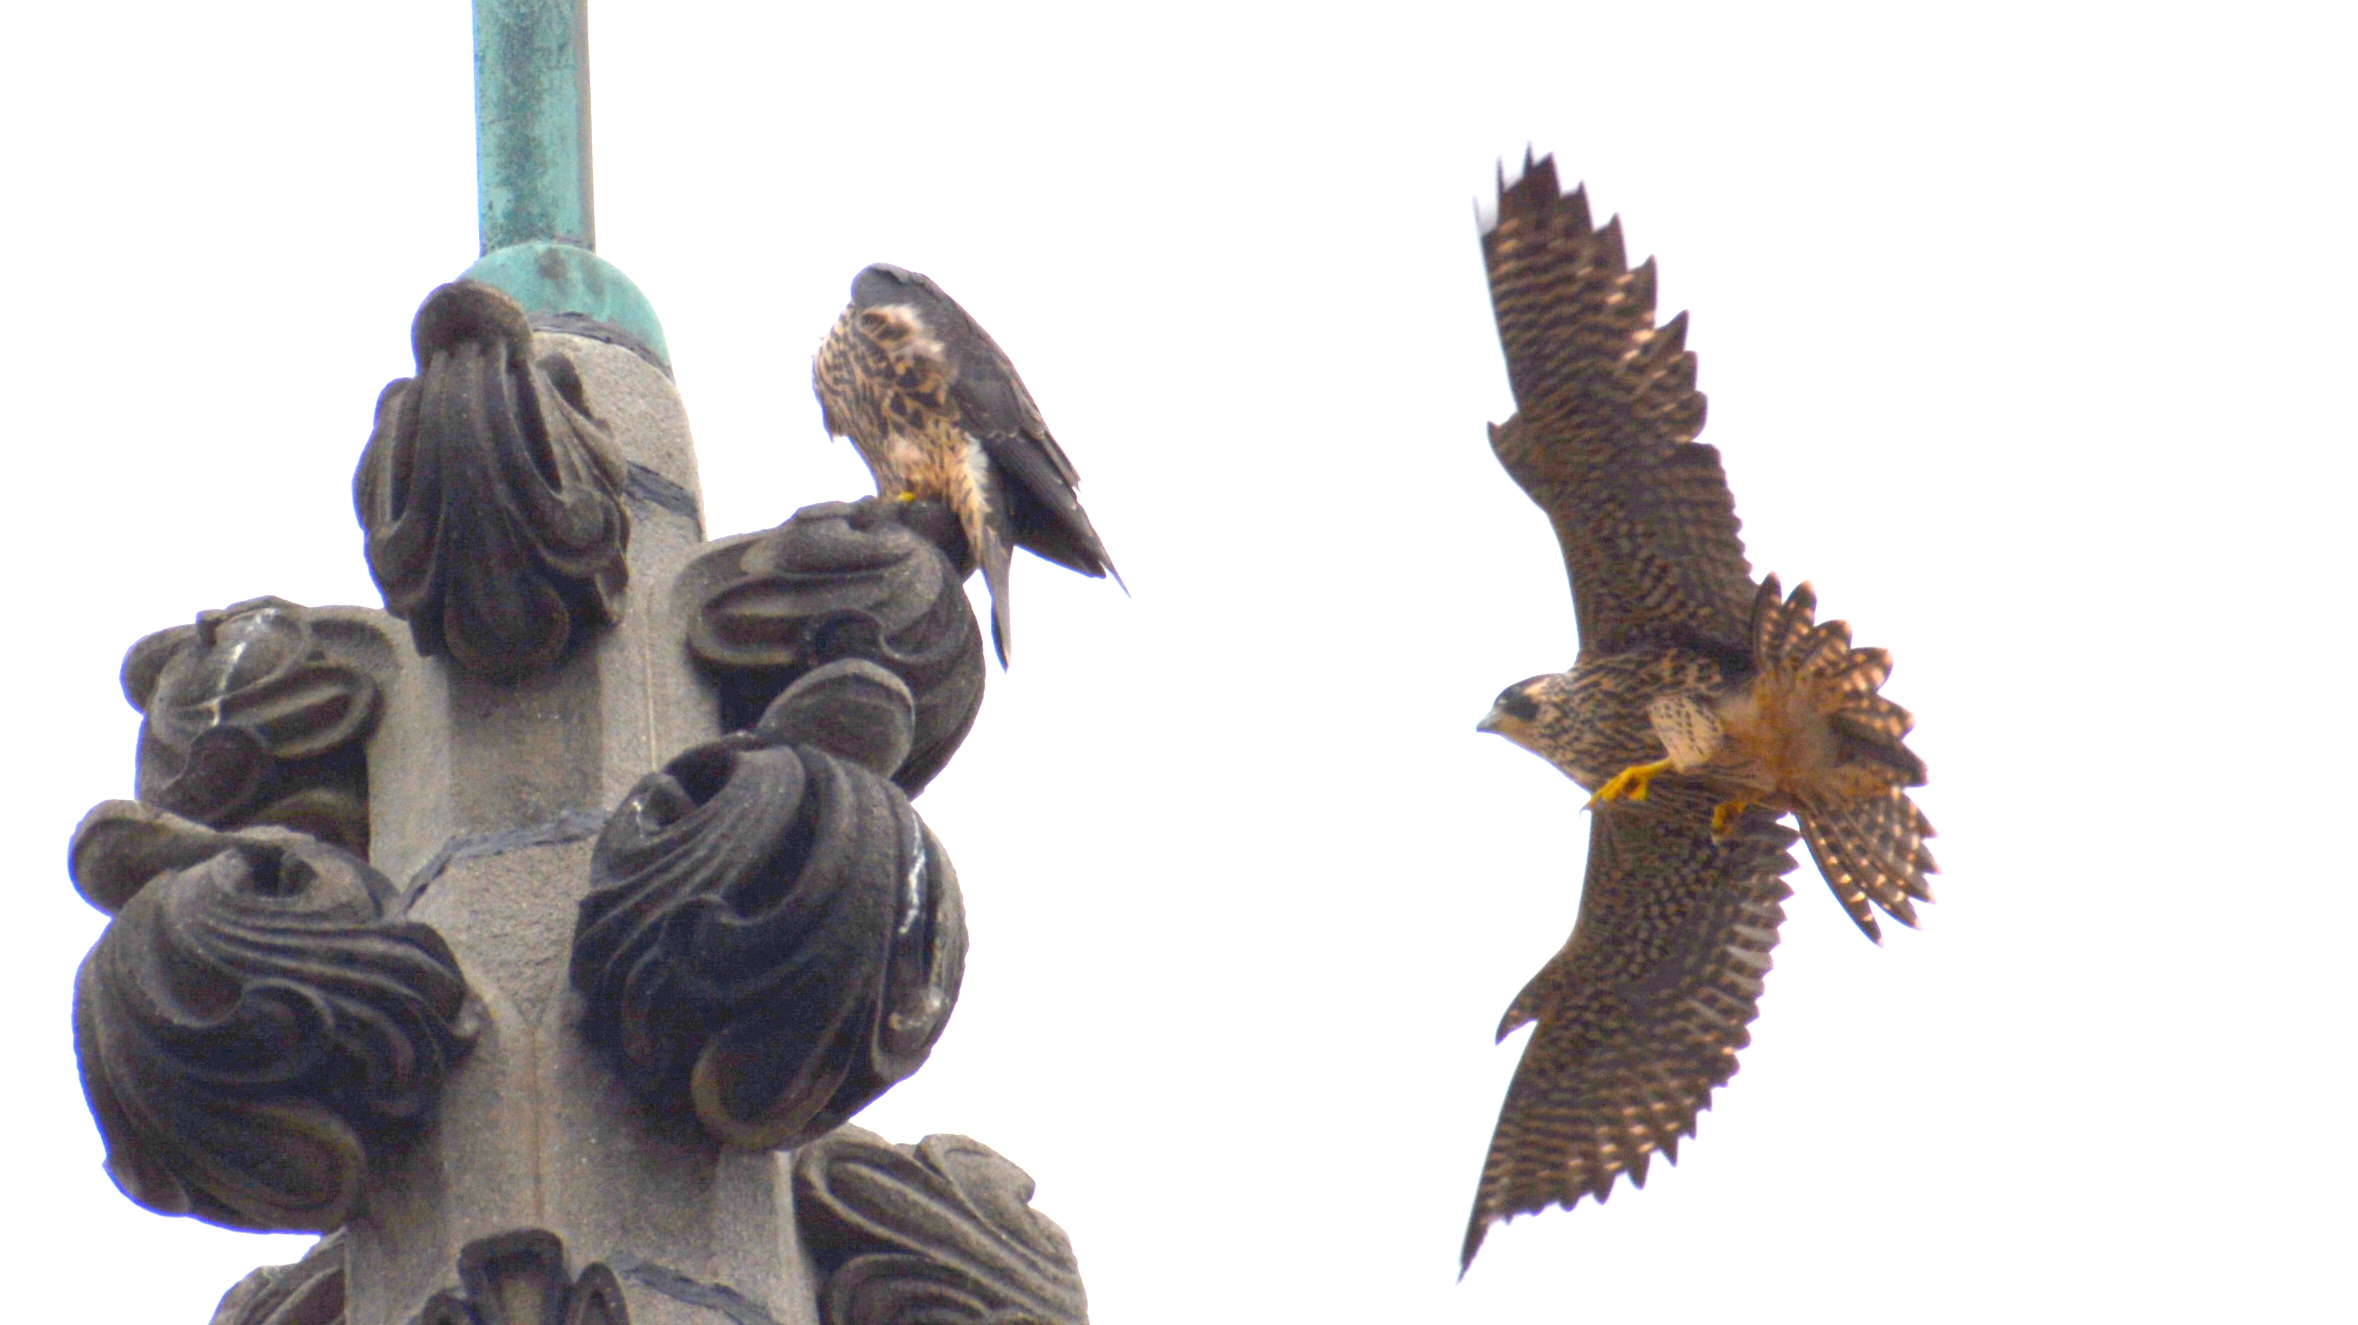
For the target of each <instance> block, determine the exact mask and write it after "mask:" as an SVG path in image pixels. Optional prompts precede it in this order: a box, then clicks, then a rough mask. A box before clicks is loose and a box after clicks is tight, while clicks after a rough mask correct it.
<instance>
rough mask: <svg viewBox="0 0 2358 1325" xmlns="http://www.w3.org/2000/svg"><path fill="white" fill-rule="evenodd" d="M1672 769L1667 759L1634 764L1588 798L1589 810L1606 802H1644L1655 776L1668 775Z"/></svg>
mask: <svg viewBox="0 0 2358 1325" xmlns="http://www.w3.org/2000/svg"><path fill="white" fill-rule="evenodd" d="M1670 769H1671V763H1670V761H1669V760H1667V759H1657V760H1655V761H1654V762H1653V763H1651V764H1632V765H1630V766H1629V767H1628V768H1625V769H1622V770H1621V771H1620V772H1618V773H1615V774H1614V775H1613V777H1612V779H1611V780H1610V781H1608V782H1606V783H1605V785H1603V786H1601V787H1599V788H1597V794H1596V795H1594V796H1591V797H1589V798H1588V808H1589V809H1592V810H1593V809H1595V808H1596V807H1597V806H1599V805H1602V804H1604V803H1605V802H1606V801H1622V800H1628V801H1642V800H1644V799H1645V798H1646V788H1647V786H1648V785H1649V784H1651V783H1652V782H1653V781H1654V775H1655V774H1657V773H1667V772H1669V771H1670Z"/></svg>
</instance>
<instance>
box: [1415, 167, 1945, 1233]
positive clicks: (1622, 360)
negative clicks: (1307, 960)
mask: <svg viewBox="0 0 2358 1325" xmlns="http://www.w3.org/2000/svg"><path fill="white" fill-rule="evenodd" d="M1482 252H1483V257H1484V259H1485V262H1486V264H1487V266H1488V267H1489V272H1490V298H1491V304H1492V307H1493V308H1494V310H1495V311H1496V313H1497V316H1498V334H1499V340H1500V341H1501V342H1502V344H1503V345H1504V347H1505V350H1506V361H1507V377H1508V379H1509V382H1510V384H1511V385H1512V387H1513V388H1514V395H1515V413H1514V416H1513V417H1512V418H1509V419H1508V420H1507V421H1506V422H1505V423H1503V424H1497V425H1493V426H1492V428H1491V430H1490V444H1491V447H1492V449H1493V450H1495V451H1496V452H1497V453H1498V458H1499V461H1500V463H1501V464H1503V465H1505V466H1506V470H1507V473H1508V474H1510V475H1512V476H1513V478H1514V480H1515V482H1516V483H1517V484H1519V485H1520V486H1521V487H1522V488H1523V490H1524V491H1525V492H1526V493H1528V494H1530V497H1531V500H1532V501H1533V502H1535V503H1537V504H1538V506H1539V508H1540V509H1541V510H1543V511H1545V512H1547V515H1548V519H1549V520H1550V521H1551V522H1553V524H1554V525H1555V532H1556V541H1557V543H1558V544H1559V545H1561V547H1562V549H1563V553H1564V565H1565V568H1566V569H1567V570H1568V571H1569V572H1570V575H1571V579H1572V603H1573V610H1574V612H1575V614H1576V615H1577V617H1578V622H1579V627H1580V656H1579V659H1578V660H1577V661H1576V662H1575V663H1574V664H1573V667H1572V670H1571V671H1569V672H1562V673H1557V674H1552V675H1547V676H1535V677H1532V678H1531V679H1529V680H1527V681H1522V682H1518V683H1517V684H1515V685H1512V686H1509V687H1508V688H1507V689H1506V691H1505V692H1504V693H1503V694H1501V695H1500V696H1499V697H1498V700H1497V703H1496V704H1495V705H1494V706H1493V707H1492V708H1491V710H1490V713H1489V716H1487V717H1485V718H1484V719H1483V720H1482V722H1481V724H1480V729H1481V730H1483V731H1488V732H1496V733H1498V734H1499V735H1501V736H1504V737H1506V738H1507V739H1508V740H1510V741H1513V742H1514V743H1515V744H1517V745H1520V746H1522V747H1523V748H1525V749H1527V750H1530V751H1532V752H1533V753H1535V754H1537V755H1539V756H1541V757H1542V758H1544V759H1546V760H1547V761H1548V762H1549V763H1551V764H1554V765H1555V766H1556V767H1557V768H1558V769H1559V770H1561V771H1562V772H1563V773H1564V774H1565V775H1567V776H1569V777H1570V778H1571V779H1572V780H1573V781H1574V782H1577V783H1579V784H1580V785H1581V786H1582V787H1584V788H1586V789H1587V790H1589V791H1591V792H1593V793H1594V795H1592V796H1591V797H1590V798H1589V802H1588V804H1589V806H1590V808H1591V809H1593V810H1594V811H1595V815H1594V817H1593V818H1592V820H1591V822H1590V827H1589V844H1588V875H1587V881H1586V883H1585V884H1584V886H1583V888H1582V892H1581V899H1580V918H1579V920H1578V921H1577V922H1576V923H1575V924H1574V925H1573V928H1572V937H1571V938H1570V939H1569V940H1568V941H1567V942H1566V943H1565V944H1564V947H1563V949H1562V950H1561V951H1560V952H1558V953H1557V954H1556V955H1555V957H1554V958H1553V959H1551V960H1550V961H1549V962H1548V964H1547V965H1546V966H1545V967H1544V968H1542V969H1541V970H1540V972H1539V974H1538V975H1536V976H1534V977H1532V980H1531V982H1530V984H1528V985H1526V986H1525V987H1524V989H1523V992H1522V993H1520V994H1518V995H1517V996H1516V997H1515V1000H1514V1002H1513V1004H1512V1005H1511V1006H1509V1007H1508V1009H1507V1013H1506V1018H1505V1020H1504V1021H1502V1022H1501V1023H1500V1025H1499V1031H1498V1034H1499V1038H1501V1039H1504V1038H1505V1037H1506V1036H1507V1035H1508V1034H1509V1033H1510V1032H1512V1031H1514V1030H1515V1029H1516V1028H1518V1027H1520V1026H1522V1025H1524V1024H1526V1023H1528V1022H1534V1021H1536V1022H1537V1023H1538V1027H1537V1029H1536V1030H1534V1031H1533V1033H1532V1036H1531V1042H1530V1044H1529V1045H1528V1046H1527V1047H1526V1048H1525V1049H1524V1052H1523V1061H1522V1062H1521V1063H1520V1064H1519V1065H1517V1067H1516V1069H1515V1078H1514V1084H1513V1085H1512V1086H1510V1087H1509V1088H1508V1090H1507V1097H1506V1103H1505V1104H1504V1106H1502V1107H1501V1108H1500V1110H1499V1115H1498V1130H1497V1131H1496V1132H1495V1133H1494V1134H1493V1136H1492V1137H1491V1142H1490V1154H1489V1158H1488V1159H1487V1160H1486V1161H1485V1162H1484V1164H1483V1167H1482V1182H1481V1186H1480V1188H1479V1189H1478V1190H1477V1192H1476V1194H1475V1197H1474V1211H1473V1218H1472V1220H1471V1221H1470V1222H1469V1224H1468V1226H1467V1228H1466V1239H1465V1247H1464V1259H1463V1261H1462V1262H1461V1266H1470V1265H1472V1264H1473V1260H1474V1253H1475V1252H1476V1251H1477V1250H1479V1249H1480V1248H1481V1245H1482V1237H1483V1235H1484V1234H1485V1233H1486V1232H1487V1231H1488V1230H1489V1227H1490V1225H1491V1224H1492V1223H1493V1222H1494V1221H1497V1220H1499V1219H1504V1218H1509V1217H1512V1216H1514V1215H1518V1214H1527V1213H1530V1212H1533V1211H1537V1210H1541V1209H1545V1208H1546V1207H1548V1206H1552V1205H1560V1206H1565V1207H1570V1206H1571V1205H1572V1204H1573V1203H1574V1202H1576V1201H1577V1200H1579V1199H1580V1197H1582V1196H1584V1195H1586V1196H1594V1197H1595V1198H1596V1199H1597V1200H1599V1201H1603V1200H1604V1199H1605V1198H1606V1196H1607V1195H1608V1194H1609V1193H1610V1192H1611V1191H1612V1188H1613V1183H1614V1180H1615V1179H1616V1178H1617V1177H1619V1176H1620V1175H1621V1174H1624V1173H1627V1174H1628V1175H1629V1176H1630V1180H1631V1182H1632V1183H1633V1184H1635V1185H1638V1186H1643V1185H1644V1184H1645V1180H1646V1166H1647V1164H1648V1162H1649V1161H1650V1159H1651V1158H1652V1156H1653V1155H1654V1153H1655V1152H1656V1151H1659V1152H1661V1153H1662V1155H1663V1156H1664V1157H1665V1158H1666V1159H1672V1160H1675V1159H1676V1158H1677V1152H1678V1142H1679V1139H1680V1138H1681V1137H1685V1136H1693V1135H1694V1134H1695V1116H1696V1114H1697V1113H1698V1112H1700V1111H1701V1110H1702V1109H1704V1108H1705V1107H1707V1106H1708V1105H1709V1103H1710V1099H1711V1092H1712V1090H1713V1089H1714V1088H1716V1087H1718V1086H1721V1085H1724V1084H1726V1083H1727V1081H1728V1078H1730V1077H1731V1076H1733V1075H1734V1074H1735V1071H1736V1051H1737V1050H1739V1049H1741V1048H1743V1047H1744V1045H1745V1044H1747V1043H1748V1042H1749V1041H1750V1038H1751V1037H1750V1034H1749V1032H1748V1031H1747V1030H1746V1027H1747V1026H1748V1025H1749V1024H1750V1023H1751V1021H1752V1018H1753V1016H1754V1014H1755V1013H1756V1012H1757V1011H1758V1000H1759V997H1760V990H1761V981H1762V977H1763V976H1764V975H1765V974H1766V973H1767V971H1768V968H1769V949H1770V948H1771V947H1773V946H1774V945H1775V943H1776V941H1777V927H1778V925H1779V924H1780V923H1781V922H1782V921H1783V920H1784V908H1783V902H1784V899H1785V898H1786V897H1787V896H1789V895H1790V892H1789V890H1788V889H1787V888H1786V887H1785V884H1784V880H1783V876H1784V875H1785V873H1786V872H1787V871H1789V870H1791V869H1792V868H1793V858H1792V856H1791V855H1790V854H1788V851H1787V848H1788V847H1790V846H1791V845H1792V843H1793V840H1794V834H1793V833H1792V831H1791V830H1789V829H1787V828H1785V827H1784V826H1783V824H1782V822H1781V821H1782V819H1783V817H1784V815H1785V814H1787V813H1791V814H1793V815H1794V816H1795V817H1796V818H1797V819H1798V820H1799V821H1800V824H1801V837H1802V838H1803V839H1804V840H1806V841H1807V842H1808V844H1809V850H1810V854H1811V855H1812V856H1813V857H1815V858H1816V860H1817V864H1818V868H1819V870H1820V871H1821V872H1822V873H1823V874H1824V875H1825V878H1826V882H1827V883H1828V884H1830V885H1831V886H1832V887H1833V890H1834V895H1835V897H1836V898H1837V899H1839V900H1840V901H1841V903H1842V906H1843V909H1844V910H1845V911H1847V912H1848V913H1849V914H1850V918H1851V919H1852V920H1853V921H1855V922H1857V924H1858V926H1859V928H1860V929H1862V930H1864V931H1865V932H1866V934H1867V936H1868V937H1869V938H1879V934H1878V931H1877V929H1876V926H1875V914H1874V912H1875V908H1877V907H1880V908H1881V909H1882V910H1883V911H1884V912H1885V913H1886V914H1888V915H1890V916H1891V917H1893V918H1894V919H1897V920H1899V921H1901V922H1902V923H1905V924H1911V925H1912V924H1914V923H1915V905H1914V904H1915V902H1917V901H1929V900H1931V896H1932V894H1931V889H1930V888H1929V887H1928V885H1927V884H1926V881H1925V876H1926V875H1927V874H1930V873H1933V872H1934V871H1935V867H1934V865H1933V861H1932V855H1931V853H1930V852H1929V851H1927V850H1926V849H1925V846H1924V840H1925V839H1926V838H1928V837H1931V836H1932V825H1931V824H1929V823H1927V822H1926V821H1925V818H1924V816H1923V814H1921V813H1920V812H1919V811H1918V810H1917V809H1916V806H1915V803H1914V802H1912V801H1911V800H1909V799H1908V794H1907V791H1906V789H1907V788H1909V787H1914V786H1921V785H1923V783H1924V764H1923V762H1922V761H1921V760H1919V759H1918V758H1917V757H1916V756H1915V755H1914V754H1913V753H1911V752H1910V751H1909V750H1908V748H1907V745H1906V744H1905V741H1904V738H1905V737H1906V735H1907V733H1908V730H1909V727H1910V726H1911V719H1910V718H1909V716H1908V714H1907V711H1906V710H1904V709H1902V708H1900V707H1899V706H1898V705H1896V704H1894V703H1892V702H1891V701H1890V700H1888V699H1885V698H1883V697H1882V696H1881V695H1880V694H1878V693H1877V690H1878V688H1879V687H1880V686H1881V685H1882V684H1883V681H1884V678H1885V677H1886V676H1888V675H1889V674H1890V671H1891V659H1890V656H1889V655H1888V654H1886V653H1884V652H1883V651H1882V650H1881V649H1854V648H1852V647H1851V644H1850V629H1849V627H1848V626H1846V625H1844V624H1843V623H1842V622H1839V621H1829V622H1826V623H1824V624H1822V625H1821V624H1817V623H1816V622H1815V619H1814V618H1815V614H1816V599H1815V596H1814V595H1813V594H1812V593H1811V592H1810V588H1809V586H1808V585H1806V584H1805V585H1802V586H1800V587H1799V588H1796V589H1795V590H1794V591H1793V593H1792V594H1791V595H1790V596H1786V595H1784V594H1781V593H1780V592H1779V590H1778V586H1777V581H1776V577H1774V576H1770V577H1768V578H1767V579H1766V580H1765V581H1764V582H1762V583H1759V584H1755V583H1754V582H1753V579H1752V573H1751V568H1750V566H1749V565H1748V564H1747V563H1746V561H1745V559H1744V545H1743V542H1742V540H1740V539H1739V538H1738V537H1737V536H1736V530H1737V521H1736V511H1735V501H1734V499H1733V498H1732V497H1730V496H1729V494H1728V485H1727V476H1726V474H1725V473H1724V472H1723V471H1722V470H1721V468H1720V463H1719V452H1718V451H1717V450H1716V449H1714V448H1712V447H1710V446H1706V445H1703V444H1700V443H1698V442H1696V441H1695V440H1694V439H1695V436H1696V434H1697V433H1699V432H1701V431H1702V429H1703V395H1702V393H1701V392H1699V391H1697V390H1696V389H1695V356H1694V355H1693V354H1692V353H1691V352H1689V351H1688V350H1687V349H1686V348H1685V340H1686V315H1685V314H1684V313H1681V314H1680V315H1679V316H1678V317H1676V318H1674V319H1672V320H1671V321H1670V322H1669V324H1668V325H1665V326H1662V327H1656V326H1655V325H1654V264H1653V262H1652V261H1650V260H1649V261H1648V262H1646V263H1645V264H1644V265H1643V266H1640V267H1638V268H1636V269H1635V270H1631V269H1630V268H1629V266H1628V264H1627V261H1626V260H1625V258H1624V257H1623V254H1622V244H1621V222H1620V219H1619V218H1615V219H1613V220H1612V221H1609V222H1607V223H1606V225H1605V226H1604V227H1603V228H1602V229H1598V228H1595V227H1592V226H1591V225H1590V224H1589V215H1588V199H1587V196H1586V194H1585V192H1584V191H1582V190H1577V189H1576V190H1574V191H1573V192H1572V193H1570V194H1568V195H1559V193H1558V191H1557V185H1556V170H1555V162H1554V159H1553V158H1543V159H1541V160H1539V161H1536V162H1534V161H1532V160H1531V159H1530V158H1529V157H1528V156H1526V157H1525V159H1524V165H1523V175H1522V178H1521V179H1520V180H1518V181H1516V182H1515V183H1513V184H1511V185H1510V184H1509V183H1507V181H1506V179H1505V177H1504V173H1503V172H1501V177H1500V180H1499V196H1498V214H1497V216H1496V218H1495V219H1494V220H1492V221H1490V222H1489V223H1488V224H1487V225H1486V226H1485V227H1484V230H1483V234H1482Z"/></svg>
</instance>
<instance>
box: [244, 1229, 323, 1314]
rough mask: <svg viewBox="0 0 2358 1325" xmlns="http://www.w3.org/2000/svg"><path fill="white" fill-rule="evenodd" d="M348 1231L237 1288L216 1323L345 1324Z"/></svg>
mask: <svg viewBox="0 0 2358 1325" xmlns="http://www.w3.org/2000/svg"><path fill="white" fill-rule="evenodd" d="M344 1260H345V1257H344V1235H343V1234H342V1233H340V1232H337V1233H330V1234H328V1235H327V1236H326V1237H324V1238H321V1239H320V1240H319V1241H318V1242H317V1243H316V1244H314V1245H313V1246H312V1248H311V1250H310V1251H308V1252H305V1253H304V1254H303V1259H301V1260H299V1261H296V1262H295V1263H294V1264H292V1265H265V1266H263V1267H262V1268H261V1269H258V1270H255V1271H254V1272H253V1273H251V1274H248V1275H247V1276H246V1277H245V1278H243V1279H240V1280H238V1281H237V1283H236V1284H235V1285H233V1286H231V1288H230V1290H229V1291H228V1292H226V1293H224V1294H222V1295H221V1305H219V1306H217V1307H215V1308H213V1319H212V1322H211V1325H344Z"/></svg>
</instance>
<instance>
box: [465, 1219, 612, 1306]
mask: <svg viewBox="0 0 2358 1325" xmlns="http://www.w3.org/2000/svg"><path fill="white" fill-rule="evenodd" d="M458 1277H459V1286H458V1288H457V1289H456V1290H449V1289H445V1290H444V1291H442V1292H439V1293H436V1294H435V1295H434V1296H433V1297H431V1298H428V1299H427V1300H426V1310H425V1313H424V1314H423V1315H421V1316H420V1317H419V1318H418V1325H630V1307H629V1306H628V1305H627V1304H625V1303H624V1301H623V1297H622V1285H621V1284H620V1283H618V1282H616V1280H615V1278H614V1272H613V1271H612V1270H610V1269H608V1268H606V1266H604V1265H603V1264H593V1265H591V1266H589V1267H588V1268H587V1269H584V1270H583V1271H582V1272H581V1277H580V1278H578V1279H576V1278H575V1277H574V1276H573V1275H572V1274H570V1273H568V1272H567V1270H566V1268H565V1244H564V1242H563V1241H562V1240H561V1239H559V1238H558V1237H557V1235H556V1234H554V1233H551V1232H549V1231H548V1230H546V1229H539V1228H524V1229H517V1230H515V1231H514V1232H511V1233H499V1234H494V1235H493V1236H491V1237H488V1238H477V1239H475V1240H474V1241H473V1242H470V1243H468V1244H467V1245H466V1246H464V1247H461V1248H460V1249H459V1263H458Z"/></svg>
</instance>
